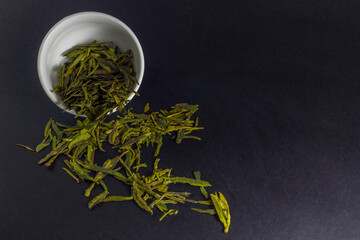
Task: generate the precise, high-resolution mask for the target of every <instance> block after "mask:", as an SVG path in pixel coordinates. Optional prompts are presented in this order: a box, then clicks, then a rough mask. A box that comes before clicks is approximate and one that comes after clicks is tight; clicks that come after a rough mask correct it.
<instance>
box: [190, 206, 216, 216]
mask: <svg viewBox="0 0 360 240" xmlns="http://www.w3.org/2000/svg"><path fill="white" fill-rule="evenodd" d="M191 210H194V211H196V212H199V213H207V214H210V215H215V214H216V210H215V209H213V208H209V209H200V208H191Z"/></svg>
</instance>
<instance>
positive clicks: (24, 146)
mask: <svg viewBox="0 0 360 240" xmlns="http://www.w3.org/2000/svg"><path fill="white" fill-rule="evenodd" d="M16 145H17V146H19V147H23V148H26V149H27V150H29V151H32V152H35V150H34V149H32V148H31V147H28V146H26V145H23V144H18V143H17V144H16Z"/></svg>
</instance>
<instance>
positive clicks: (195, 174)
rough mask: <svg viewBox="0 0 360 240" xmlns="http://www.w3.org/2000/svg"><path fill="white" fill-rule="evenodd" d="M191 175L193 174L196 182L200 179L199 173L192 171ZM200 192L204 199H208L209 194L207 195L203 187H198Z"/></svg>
mask: <svg viewBox="0 0 360 240" xmlns="http://www.w3.org/2000/svg"><path fill="white" fill-rule="evenodd" d="M193 174H194V177H195V179H196V180H200V178H201V173H200V171H194V172H193ZM200 191H201V193H202V195H204V197H205V198H206V199H208V198H209V194H208V192H207V191H206V190H205V188H204V187H200Z"/></svg>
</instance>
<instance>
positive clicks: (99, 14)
mask: <svg viewBox="0 0 360 240" xmlns="http://www.w3.org/2000/svg"><path fill="white" fill-rule="evenodd" d="M86 15H89V16H96V17H101V18H105V19H109V20H111V21H113V22H115V23H117V24H119V25H120V26H122V27H123V28H124V29H125V30H126V32H127V33H129V35H130V36H131V38H132V39H133V40H134V42H135V45H136V47H137V49H138V51H139V55H140V59H139V62H140V67H139V69H137V70H138V71H137V72H136V79H137V81H138V84H136V85H135V87H134V91H137V90H138V89H139V88H140V85H141V83H142V80H143V77H144V71H145V58H144V53H143V50H142V47H141V44H140V42H139V40H138V38H137V37H136V35H135V33H134V32H133V31H132V30H131V29H130V28H129V27H128V26H127V25H126V24H125V23H124V22H122V21H121V20H119V19H118V18H116V17H114V16H111V15H109V14H106V13H102V12H96V11H84V12H77V13H73V14H70V15H68V16H66V17H64V18H62V19H61V20H59V21H58V22H57V23H56V24H55V25H54V26H52V27H51V28H50V30H49V31H48V32H47V33H46V35H45V37H44V38H43V40H42V42H41V44H40V47H39V51H38V56H37V72H38V77H39V80H40V83H41V86H42V88H43V90H44V92H45V93H46V95H47V96H48V98H49V99H50V100H51V101H52V102H53V103H55V104H56V105H57V106H58V107H59V108H61V109H63V110H64V109H65V108H63V107H62V106H61V103H63V102H62V101H61V102H58V103H57V102H55V101H54V100H53V95H52V93H51V91H49V90H48V88H47V87H46V86H45V79H43V76H42V74H41V68H42V67H41V60H42V58H43V55H44V54H43V50H44V47H45V45H46V43H47V42H48V39H49V37H50V35H51V34H52V33H53V32H54V31H55V30H56V29H57V28H58V27H59V26H60V25H62V24H63V23H64V22H66V21H68V20H70V19H74V18H77V17H81V16H86ZM134 96H135V93H131V94H130V95H129V97H128V98H127V101H128V102H130V100H131V99H132V98H133V97H134ZM115 109H116V108H115ZM115 109H114V111H115ZM66 112H68V113H71V114H73V115H75V114H76V113H75V111H74V110H73V109H67V110H66ZM81 116H84V115H81ZM84 117H85V116H84Z"/></svg>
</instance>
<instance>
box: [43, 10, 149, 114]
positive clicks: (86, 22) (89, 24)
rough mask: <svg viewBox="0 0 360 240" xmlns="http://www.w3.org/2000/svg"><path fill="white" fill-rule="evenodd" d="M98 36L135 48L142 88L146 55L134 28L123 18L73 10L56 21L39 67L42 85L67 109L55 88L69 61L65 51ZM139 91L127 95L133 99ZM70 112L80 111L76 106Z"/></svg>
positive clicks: (136, 89) (89, 41)
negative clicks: (125, 22)
mask: <svg viewBox="0 0 360 240" xmlns="http://www.w3.org/2000/svg"><path fill="white" fill-rule="evenodd" d="M94 40H96V41H98V42H108V41H111V42H113V43H114V44H115V45H116V46H118V47H119V48H120V50H122V51H126V50H128V49H131V50H132V52H133V68H134V71H135V72H136V79H137V82H138V84H136V85H135V86H134V91H138V89H139V87H140V84H141V82H142V78H143V75H144V68H145V62H144V55H143V51H142V48H141V45H140V42H139V40H138V39H137V37H136V36H135V34H134V33H133V32H132V31H131V29H130V28H129V27H128V26H126V25H125V24H124V23H123V22H121V21H120V20H119V19H117V18H115V17H113V16H110V15H107V14H104V13H99V12H80V13H76V14H72V15H70V16H67V17H65V18H63V19H62V20H60V21H59V22H58V23H56V24H55V25H54V26H53V27H52V28H51V29H50V30H49V32H48V33H47V34H46V36H45V37H44V39H43V41H42V43H41V46H40V49H39V53H38V62H37V69H38V74H39V79H40V82H41V85H42V87H43V89H44V91H45V93H46V94H47V96H48V97H49V98H50V100H51V101H52V102H54V103H55V104H56V105H57V106H58V107H60V108H61V109H63V110H65V109H66V108H67V106H66V105H65V104H64V103H63V101H62V99H61V97H60V96H59V95H58V94H56V93H53V92H52V90H53V89H54V88H55V86H56V85H57V82H58V80H59V76H60V72H61V67H62V65H63V64H64V63H65V62H66V61H67V59H66V58H65V57H64V56H63V55H62V54H63V53H64V52H66V51H67V50H69V49H71V48H73V47H75V46H78V45H82V44H88V43H91V42H93V41H94ZM134 95H135V93H131V94H130V95H129V97H128V98H127V101H130V100H131V99H132V98H133V97H134ZM66 111H67V112H69V113H71V114H74V115H75V114H76V113H75V111H74V110H70V109H67V110H66Z"/></svg>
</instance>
